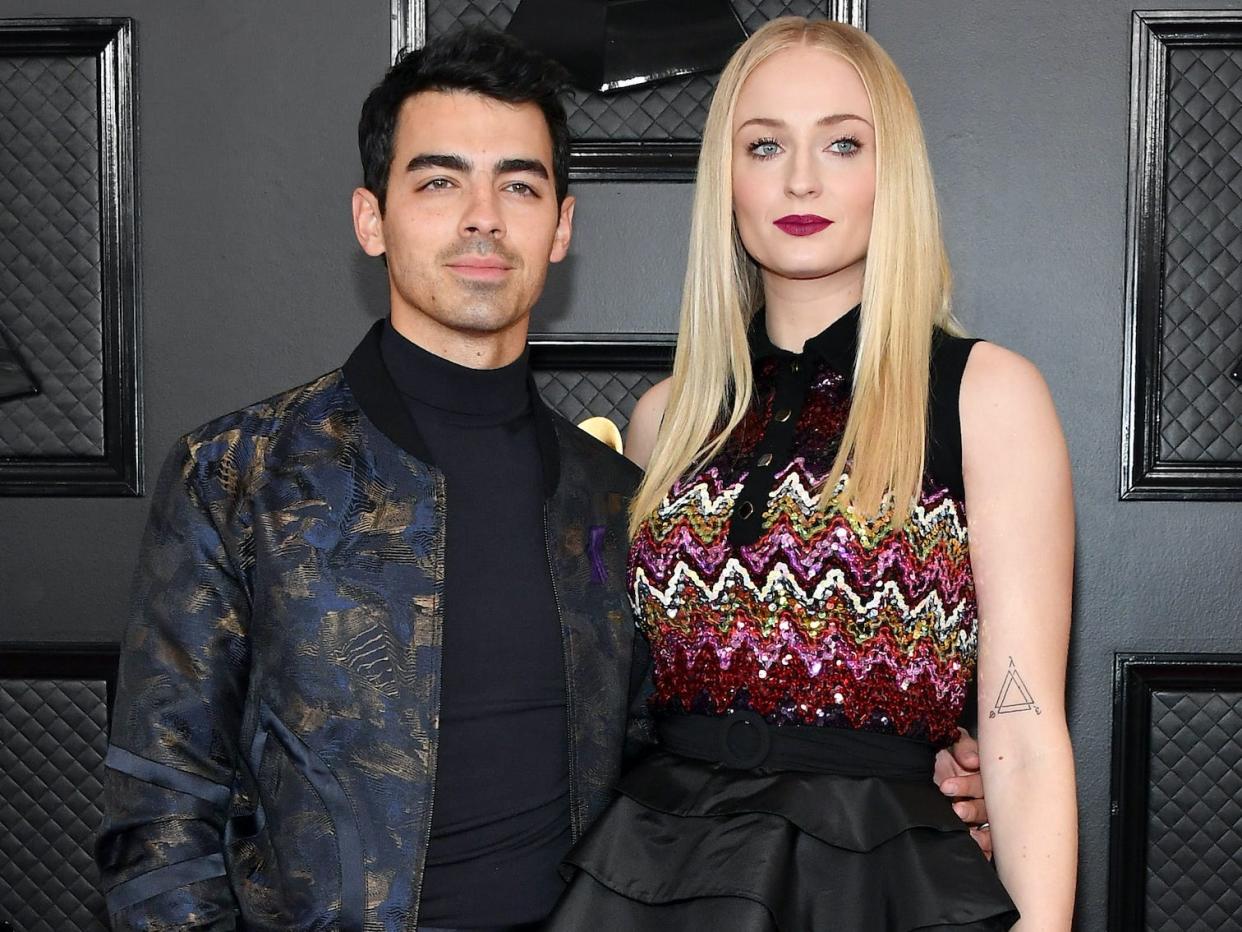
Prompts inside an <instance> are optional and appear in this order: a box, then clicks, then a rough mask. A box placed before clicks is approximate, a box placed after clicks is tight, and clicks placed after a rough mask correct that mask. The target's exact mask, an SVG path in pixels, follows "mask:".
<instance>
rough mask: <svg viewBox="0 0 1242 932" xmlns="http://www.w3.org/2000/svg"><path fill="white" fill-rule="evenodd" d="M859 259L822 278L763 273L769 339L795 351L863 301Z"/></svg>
mask: <svg viewBox="0 0 1242 932" xmlns="http://www.w3.org/2000/svg"><path fill="white" fill-rule="evenodd" d="M865 266H866V263H865V261H860V262H857V263H855V264H854V265H851V266H849V267H847V268H844V269H841V270H840V271H839V272H833V273H832V274H831V275H825V276H823V277H822V278H786V277H784V276H781V275H777V274H775V273H773V272H768V271H766V270H765V271H764V272H763V303H764V308H765V311H764V314H765V317H766V319H767V325H768V339H769V340H771V341H772V343H773V345H775V346H779V347H780V348H781V349H784V350H790V351H792V352H795V353H798V352H801V351H802V345H803V344H804V343H806V341H807V340H809V339H810V338H811V337H813V336H815V334H817V333H820V332H822V331H823V330H825V329H827V328H828V327H829V326H831V325H832V324H833V323H834V322H835V321H837V320H839V319H840V318H841V317H843V316H844V315H845V314H846V313H848V312H849V310H850V309H851V308H853V307H854V305H856V304H858V303H859V301H861V300H862V288H863V270H864V268H865Z"/></svg>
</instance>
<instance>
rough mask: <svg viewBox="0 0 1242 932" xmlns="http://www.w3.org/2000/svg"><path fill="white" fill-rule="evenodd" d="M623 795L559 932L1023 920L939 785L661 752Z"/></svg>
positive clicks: (838, 929) (589, 844) (1006, 924)
mask: <svg viewBox="0 0 1242 932" xmlns="http://www.w3.org/2000/svg"><path fill="white" fill-rule="evenodd" d="M866 737H867V738H868V739H870V740H872V741H873V743H874V740H873V739H874V738H875V737H876V736H874V735H868V736H866ZM895 740H897V741H902V740H903V739H895ZM838 750H839V749H838ZM618 790H619V792H620V796H619V798H618V799H617V800H616V801H615V802H614V803H613V804H612V805H611V806H610V807H609V808H608V809H607V810H606V811H605V812H604V814H603V815H602V816H601V817H600V819H599V820H598V821H597V822H596V823H595V825H594V826H593V827H592V828H591V830H590V831H589V832H588V833H587V834H586V835H585V836H584V837H583V838H582V839H581V840H580V841H579V842H578V844H577V845H576V846H575V847H574V848H573V850H572V851H571V852H570V853H569V855H568V857H567V859H566V861H565V864H564V865H563V872H564V873H565V875H566V879H567V880H568V881H569V886H568V888H567V890H566V892H565V895H564V896H563V897H562V898H561V900H560V902H559V903H558V904H557V907H556V909H555V911H554V912H553V915H552V917H551V919H550V921H549V924H548V926H547V928H548V929H550V930H556V932H571V930H572V932H587V930H590V932H595V930H600V932H603V930H607V932H625V930H644V932H646V930H652V932H655V930H677V932H698V930H702V932H775V930H780V932H809V930H820V929H823V930H832V932H873V930H874V932H906V930H916V929H919V930H933V929H955V930H977V932H993V930H1004V929H1008V928H1010V926H1012V925H1013V924H1014V923H1015V922H1016V921H1017V919H1018V913H1017V911H1016V910H1015V908H1014V905H1013V902H1012V901H1011V900H1010V899H1009V896H1008V895H1007V894H1006V892H1005V889H1004V887H1003V886H1002V885H1001V883H1000V879H999V878H998V877H997V875H996V872H995V870H994V869H993V868H992V865H991V864H990V863H989V862H988V861H987V859H986V858H985V857H984V856H983V853H982V852H981V851H980V850H979V847H978V846H977V845H976V844H975V842H974V840H973V839H972V838H971V837H970V834H969V831H968V829H967V826H966V825H965V824H964V823H963V822H962V821H961V820H960V819H959V818H958V817H957V815H956V814H955V813H954V812H953V809H952V804H951V802H950V801H949V800H948V799H946V798H945V797H944V796H943V795H942V794H941V793H940V792H939V790H938V789H936V787H935V785H934V784H933V783H932V781H931V777H930V773H928V774H926V778H925V779H921V780H912V779H893V778H891V777H878V776H843V775H841V774H840V773H823V772H808V771H795V770H781V769H773V768H771V767H758V768H752V769H746V770H742V769H730V768H727V767H725V766H722V765H721V764H719V763H712V762H709V761H704V760H698V759H693V758H690V757H686V756H683V755H682V754H675V753H670V752H668V751H666V750H662V751H659V752H657V753H655V754H654V755H652V756H651V757H649V758H648V759H647V760H645V761H644V762H642V763H641V764H640V765H639V766H638V767H637V768H636V769H634V770H633V771H631V772H630V773H629V774H627V775H626V776H625V777H624V778H623V779H622V781H621V784H620V785H619V787H618Z"/></svg>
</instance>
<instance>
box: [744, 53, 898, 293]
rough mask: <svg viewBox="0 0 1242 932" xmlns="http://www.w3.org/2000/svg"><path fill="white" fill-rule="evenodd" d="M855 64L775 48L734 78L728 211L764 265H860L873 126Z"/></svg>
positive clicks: (782, 270)
mask: <svg viewBox="0 0 1242 932" xmlns="http://www.w3.org/2000/svg"><path fill="white" fill-rule="evenodd" d="M874 123H875V121H874V119H873V117H872V114H871V102H870V101H869V100H868V98H867V91H866V88H864V87H863V83H862V79H861V78H860V77H859V76H858V72H857V71H855V70H854V66H853V65H851V64H850V63H849V62H848V61H846V60H845V59H844V58H842V57H841V56H840V55H837V54H835V53H833V52H829V51H826V50H825V49H821V48H814V47H807V46H803V47H798V48H791V49H784V50H782V51H780V52H777V53H775V54H773V55H772V56H771V57H770V58H768V59H767V60H766V61H764V62H763V63H762V64H761V65H759V67H757V68H756V69H755V70H754V71H753V72H751V74H750V76H749V77H748V78H747V79H746V81H745V83H744V84H743V85H742V89H741V93H740V94H739V95H738V100H737V107H736V110H735V113H734V117H733V213H734V217H735V219H736V223H737V229H738V233H739V235H740V236H741V238H742V244H743V245H744V246H745V247H746V251H747V252H748V253H750V255H751V257H752V258H753V259H754V260H755V261H756V262H758V263H759V265H760V267H761V268H762V269H763V270H764V271H765V272H766V273H768V274H769V275H777V276H780V277H782V278H789V279H815V278H823V277H825V276H829V275H833V274H834V273H837V272H841V271H843V270H849V269H853V270H855V271H859V272H861V269H862V265H863V262H864V260H865V258H866V255H867V241H868V238H869V237H870V235H871V214H872V207H873V205H874V203H875V126H874Z"/></svg>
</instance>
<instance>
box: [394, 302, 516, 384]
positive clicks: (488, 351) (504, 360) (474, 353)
mask: <svg viewBox="0 0 1242 932" xmlns="http://www.w3.org/2000/svg"><path fill="white" fill-rule="evenodd" d="M389 320H391V321H392V326H393V329H394V330H396V331H397V333H399V334H401V335H402V336H403V337H405V338H406V339H407V340H409V341H410V342H411V343H414V344H416V345H418V346H420V347H422V348H423V349H425V350H426V351H427V352H429V353H433V354H435V355H436V356H439V357H440V358H441V359H447V360H448V361H449V362H452V363H456V364H457V365H459V366H466V367H467V368H470V369H499V368H501V367H502V366H507V365H509V364H510V363H512V362H513V361H514V360H516V359H517V358H518V357H519V356H521V355H522V352H523V350H525V348H526V332H527V328H528V324H529V317H523V318H522V319H520V320H518V321H516V322H514V323H513V324H512V325H511V326H509V327H507V328H505V329H503V330H496V331H480V330H457V329H454V328H452V327H446V326H444V325H443V324H440V323H438V322H437V321H435V320H432V319H431V318H430V317H428V316H427V315H425V314H418V313H414V312H411V311H409V310H408V309H403V308H398V307H395V306H394V307H393V308H392V312H391V314H390V315H389Z"/></svg>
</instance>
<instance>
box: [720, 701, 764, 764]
mask: <svg viewBox="0 0 1242 932" xmlns="http://www.w3.org/2000/svg"><path fill="white" fill-rule="evenodd" d="M720 744H721V754H720V762H721V763H722V764H724V765H725V766H726V767H732V768H734V769H736V770H751V769H753V768H755V767H758V766H759V765H760V764H762V763H763V762H764V761H765V760H767V759H768V753H769V752H770V751H771V750H772V736H771V735H770V734H769V733H768V723H767V722H766V721H765V720H764V718H763V716H762V715H760V714H759V713H758V712H751V711H749V710H747V711H745V712H734V713H733V714H732V715H730V716H729V720H728V724H727V725H726V726H725V728H724V730H723V731H722V732H721V736H720Z"/></svg>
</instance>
